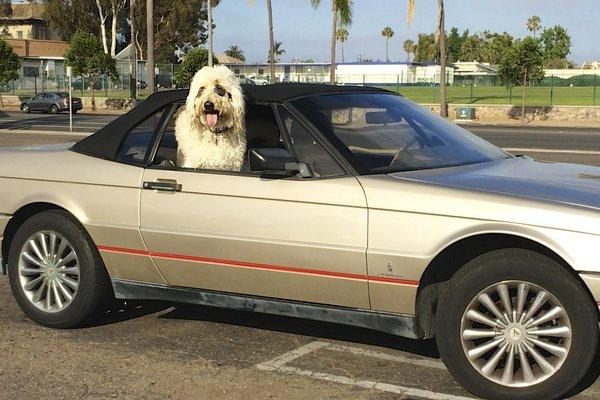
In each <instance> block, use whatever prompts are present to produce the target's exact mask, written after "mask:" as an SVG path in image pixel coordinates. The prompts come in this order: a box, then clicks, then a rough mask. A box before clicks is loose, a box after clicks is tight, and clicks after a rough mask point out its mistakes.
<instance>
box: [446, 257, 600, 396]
mask: <svg viewBox="0 0 600 400" xmlns="http://www.w3.org/2000/svg"><path fill="white" fill-rule="evenodd" d="M436 341H437V344H438V348H439V351H440V354H441V356H442V358H443V360H444V362H445V364H446V365H447V367H448V370H449V371H450V372H451V373H452V375H453V376H454V377H455V378H456V379H457V380H458V381H459V382H460V383H461V384H462V385H463V386H465V387H466V388H467V389H468V390H469V391H470V392H472V393H473V394H475V395H478V396H480V397H483V398H486V399H556V398H561V396H562V395H564V394H565V393H567V392H568V391H570V390H571V389H572V388H574V387H575V386H576V385H577V384H578V383H579V381H580V380H581V379H582V378H583V377H584V375H585V374H586V373H587V371H588V369H589V368H590V366H591V364H592V362H593V359H594V357H595V355H596V349H597V346H598V314H597V310H596V307H595V305H594V303H593V302H592V300H591V299H590V297H589V296H588V294H587V292H586V290H585V288H584V286H583V284H582V283H581V282H580V281H578V280H577V279H576V278H574V277H573V276H572V275H571V273H569V272H568V271H567V270H566V269H565V268H564V267H563V266H561V265H560V264H559V263H558V262H557V261H555V260H553V259H551V258H549V257H546V256H544V255H542V254H539V253H536V252H533V251H529V250H521V249H507V250H498V251H494V252H491V253H488V254H485V255H483V256H480V257H478V258H476V259H474V260H472V261H470V262H469V263H467V264H466V265H465V266H464V267H463V268H461V270H459V271H458V272H457V273H456V274H455V276H454V277H453V278H452V279H451V280H450V281H449V282H448V284H447V287H446V289H445V291H444V294H443V295H442V297H441V299H440V301H439V306H438V309H437V313H436Z"/></svg>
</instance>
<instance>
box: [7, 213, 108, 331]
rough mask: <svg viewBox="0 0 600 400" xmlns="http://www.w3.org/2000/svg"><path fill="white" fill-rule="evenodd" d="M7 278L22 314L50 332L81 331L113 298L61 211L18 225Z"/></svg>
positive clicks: (98, 263) (89, 248)
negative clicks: (51, 329) (59, 330)
mask: <svg viewBox="0 0 600 400" xmlns="http://www.w3.org/2000/svg"><path fill="white" fill-rule="evenodd" d="M8 272H9V281H10V285H11V289H12V292H13V295H14V296H15V298H16V300H17V303H18V304H19V306H20V307H21V309H22V310H23V311H24V312H25V314H27V315H28V316H29V317H30V318H31V319H32V320H34V321H35V322H37V323H39V324H41V325H45V326H50V327H53V328H74V327H79V326H83V325H85V324H86V323H88V322H89V321H90V320H91V317H92V316H93V315H94V314H95V312H96V311H98V310H99V309H100V308H101V307H102V306H104V305H106V304H108V302H109V301H110V300H111V299H112V298H113V297H112V289H111V287H110V280H109V278H108V275H107V273H106V269H105V268H104V265H103V263H102V260H101V259H100V255H99V254H98V251H97V249H96V248H95V246H94V244H93V243H92V241H91V239H90V238H89V236H88V234H87V232H85V230H84V229H83V227H81V225H79V223H78V222H77V221H75V220H74V219H73V218H72V217H71V216H70V215H69V214H68V213H66V212H64V211H60V210H52V211H46V212H43V213H40V214H37V215H35V216H33V217H31V218H30V219H28V220H27V221H25V222H24V223H23V225H21V227H20V228H19V229H18V230H17V232H16V234H15V237H14V238H13V240H12V243H11V247H10V252H9V263H8Z"/></svg>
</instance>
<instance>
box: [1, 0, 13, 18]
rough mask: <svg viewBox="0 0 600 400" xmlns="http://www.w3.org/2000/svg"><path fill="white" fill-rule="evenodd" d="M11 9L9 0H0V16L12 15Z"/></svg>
mask: <svg viewBox="0 0 600 400" xmlns="http://www.w3.org/2000/svg"><path fill="white" fill-rule="evenodd" d="M12 15H13V9H12V3H11V0H0V17H12Z"/></svg>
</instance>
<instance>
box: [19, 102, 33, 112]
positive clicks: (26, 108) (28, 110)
mask: <svg viewBox="0 0 600 400" xmlns="http://www.w3.org/2000/svg"><path fill="white" fill-rule="evenodd" d="M21 111H23V112H24V113H25V114H29V113H30V112H31V108H29V104H23V105H21Z"/></svg>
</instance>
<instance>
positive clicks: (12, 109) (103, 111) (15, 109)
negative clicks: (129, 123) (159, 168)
mask: <svg viewBox="0 0 600 400" xmlns="http://www.w3.org/2000/svg"><path fill="white" fill-rule="evenodd" d="M2 111H5V112H21V109H20V108H19V107H17V106H6V107H2V108H0V113H1V112H2ZM127 111H129V110H108V109H98V110H96V111H92V109H85V108H84V109H83V110H81V111H78V112H77V115H80V114H91V115H120V114H125V113H126V112H127ZM62 114H65V115H67V114H68V113H67V112H64V111H63V112H62Z"/></svg>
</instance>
